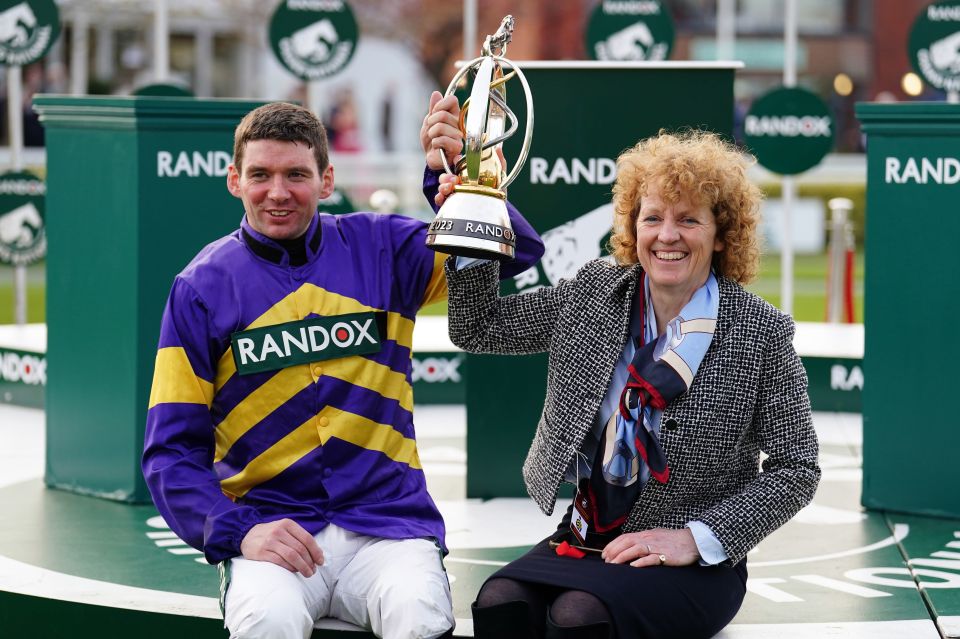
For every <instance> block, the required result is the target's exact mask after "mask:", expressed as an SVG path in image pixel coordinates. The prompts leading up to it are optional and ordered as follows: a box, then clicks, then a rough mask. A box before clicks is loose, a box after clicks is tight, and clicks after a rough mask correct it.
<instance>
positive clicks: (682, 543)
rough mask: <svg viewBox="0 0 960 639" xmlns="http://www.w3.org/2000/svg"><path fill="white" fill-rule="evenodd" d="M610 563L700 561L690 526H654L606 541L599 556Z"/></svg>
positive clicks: (640, 564) (638, 564)
mask: <svg viewBox="0 0 960 639" xmlns="http://www.w3.org/2000/svg"><path fill="white" fill-rule="evenodd" d="M601 556H602V557H603V560H604V561H605V562H607V563H610V564H625V563H629V564H630V565H631V566H633V567H635V568H641V567H643V566H660V565H666V566H689V565H690V564H693V563H696V562H697V561H699V560H700V552H699V551H698V550H697V543H696V542H695V541H694V540H693V533H692V532H691V531H690V529H689V528H681V529H680V530H669V529H666V528H654V529H653V530H644V531H642V532H632V533H624V534H622V535H620V536H619V537H617V538H616V539H614V540H613V541H611V542H610V543H609V544H607V547H606V548H604V549H603V554H602V555H601Z"/></svg>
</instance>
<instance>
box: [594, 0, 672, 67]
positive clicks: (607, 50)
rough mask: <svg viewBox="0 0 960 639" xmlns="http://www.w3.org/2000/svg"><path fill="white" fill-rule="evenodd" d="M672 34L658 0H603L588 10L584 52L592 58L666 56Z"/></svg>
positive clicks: (633, 58) (665, 14) (667, 55)
mask: <svg viewBox="0 0 960 639" xmlns="http://www.w3.org/2000/svg"><path fill="white" fill-rule="evenodd" d="M673 37H674V29H673V19H672V18H671V17H670V13H669V11H667V9H666V8H665V7H664V6H663V3H662V2H660V1H659V0H603V1H602V2H601V3H600V4H598V5H597V7H596V8H595V9H594V10H593V13H592V14H590V23H589V24H588V25H587V52H588V54H589V55H590V56H591V57H592V58H593V59H594V60H666V59H667V58H669V57H670V50H671V49H672V48H673Z"/></svg>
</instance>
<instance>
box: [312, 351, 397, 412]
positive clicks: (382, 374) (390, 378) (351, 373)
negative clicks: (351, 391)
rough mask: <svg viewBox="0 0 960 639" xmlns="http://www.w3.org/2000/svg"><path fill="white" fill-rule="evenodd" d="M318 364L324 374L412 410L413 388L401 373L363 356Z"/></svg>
mask: <svg viewBox="0 0 960 639" xmlns="http://www.w3.org/2000/svg"><path fill="white" fill-rule="evenodd" d="M319 365H320V366H321V367H323V374H324V375H325V376H329V377H335V378H337V379H339V380H343V381H345V382H349V383H351V384H353V385H354V386H361V387H363V388H368V389H370V390H372V391H375V392H377V393H379V394H380V395H382V396H383V397H386V398H387V399H394V400H397V401H398V402H399V403H400V405H401V406H402V407H403V408H405V409H406V410H407V411H409V412H413V388H411V386H410V384H409V382H407V376H406V375H404V374H403V373H397V372H396V371H393V370H391V369H390V367H389V366H384V365H383V364H378V363H377V362H373V361H370V360H369V359H366V358H364V357H344V358H342V359H332V360H327V361H325V362H319Z"/></svg>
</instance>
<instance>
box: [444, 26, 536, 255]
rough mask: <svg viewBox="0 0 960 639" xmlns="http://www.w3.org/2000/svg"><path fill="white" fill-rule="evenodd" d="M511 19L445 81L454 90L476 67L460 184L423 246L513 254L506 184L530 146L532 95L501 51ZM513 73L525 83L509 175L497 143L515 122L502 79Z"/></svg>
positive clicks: (465, 111)
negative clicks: (519, 140)
mask: <svg viewBox="0 0 960 639" xmlns="http://www.w3.org/2000/svg"><path fill="white" fill-rule="evenodd" d="M513 25H514V21H513V17H512V16H507V17H505V18H504V19H503V22H501V23H500V28H499V29H498V30H497V32H496V33H495V34H493V35H492V36H487V38H486V40H485V41H484V43H483V49H482V51H481V53H482V55H481V56H480V57H479V58H476V59H474V60H471V61H470V62H468V63H466V64H465V65H464V66H463V67H462V68H461V69H460V71H458V72H457V74H456V75H455V76H454V77H453V80H451V81H450V86H448V87H447V92H446V94H445V95H451V94H453V92H454V91H455V90H456V87H457V85H458V83H459V82H460V80H461V78H463V77H464V76H465V75H466V74H467V73H468V72H470V71H473V70H475V72H476V76H475V78H474V81H473V86H472V88H471V91H470V97H469V98H468V99H467V100H466V102H464V103H463V108H462V109H461V110H460V133H461V135H462V136H463V145H464V149H463V155H462V156H461V157H460V159H459V160H457V162H456V166H455V167H454V170H455V172H456V174H457V175H458V176H459V177H460V184H457V185H456V186H455V187H454V189H453V193H452V194H451V195H450V196H449V197H448V198H447V200H446V201H445V202H444V204H443V206H442V207H440V212H439V213H437V217H436V218H435V219H434V220H433V223H432V224H430V228H429V230H428V231H427V246H429V247H430V248H432V249H434V250H436V251H441V252H443V253H449V254H450V255H462V256H464V257H480V258H486V259H497V260H508V259H512V258H513V256H514V252H515V249H516V235H515V234H514V232H513V228H512V227H511V225H510V217H509V216H508V214H507V205H506V199H507V196H506V193H505V189H506V188H507V186H508V185H509V184H510V183H511V182H513V180H514V179H516V177H517V174H518V173H519V172H520V169H521V168H522V167H523V164H524V162H525V161H526V159H527V153H529V151H530V140H531V138H532V136H533V100H532V97H531V94H530V86H529V85H528V84H527V79H526V78H525V77H524V75H523V73H522V72H521V71H520V69H518V68H517V67H516V65H514V63H513V62H511V61H510V60H508V59H507V58H506V57H504V55H505V54H506V51H507V44H509V42H510V40H511V36H512V34H513ZM504 67H506V68H507V69H510V71H509V73H504ZM513 77H516V78H517V79H518V80H519V81H520V84H521V85H522V86H523V90H524V97H525V98H526V107H527V120H526V127H525V132H524V138H523V145H522V147H521V150H520V155H519V156H518V157H517V160H516V162H515V163H514V165H513V170H512V171H510V174H509V175H507V174H506V171H505V170H504V168H505V167H504V166H503V162H502V160H501V158H502V154H501V148H502V146H503V142H504V140H506V139H508V138H510V137H511V136H512V135H513V134H514V133H516V131H517V128H518V122H517V117H516V115H515V114H514V113H513V111H511V110H510V108H509V107H508V106H507V99H506V97H507V92H506V83H507V82H508V81H509V80H510V79H512V78H513ZM438 152H439V153H440V157H441V158H442V159H443V166H444V168H445V169H446V171H447V173H450V174H452V173H454V171H451V169H450V166H449V164H448V163H447V158H446V155H445V154H444V153H443V151H442V150H438Z"/></svg>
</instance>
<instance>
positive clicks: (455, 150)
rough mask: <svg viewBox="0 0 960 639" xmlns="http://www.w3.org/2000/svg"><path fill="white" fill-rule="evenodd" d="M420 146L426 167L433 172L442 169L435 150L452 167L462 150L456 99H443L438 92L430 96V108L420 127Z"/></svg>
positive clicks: (448, 97) (458, 105) (458, 110)
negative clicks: (439, 151) (444, 157)
mask: <svg viewBox="0 0 960 639" xmlns="http://www.w3.org/2000/svg"><path fill="white" fill-rule="evenodd" d="M420 146H421V147H423V152H424V153H425V154H426V160H427V166H428V167H430V168H431V169H433V170H434V171H440V170H442V169H443V161H442V160H441V159H440V154H439V153H437V149H440V150H442V151H443V153H444V155H446V156H447V163H448V164H449V165H450V166H451V167H453V163H454V161H456V157H457V155H459V154H460V151H461V150H463V140H462V138H461V136H460V104H459V103H458V102H457V97H456V96H454V95H448V96H447V97H443V96H442V95H441V94H440V92H439V91H434V92H433V94H432V95H431V96H430V107H429V108H428V109H427V115H426V117H425V118H423V126H421V127H420Z"/></svg>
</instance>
